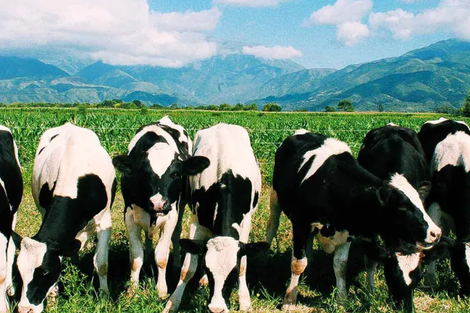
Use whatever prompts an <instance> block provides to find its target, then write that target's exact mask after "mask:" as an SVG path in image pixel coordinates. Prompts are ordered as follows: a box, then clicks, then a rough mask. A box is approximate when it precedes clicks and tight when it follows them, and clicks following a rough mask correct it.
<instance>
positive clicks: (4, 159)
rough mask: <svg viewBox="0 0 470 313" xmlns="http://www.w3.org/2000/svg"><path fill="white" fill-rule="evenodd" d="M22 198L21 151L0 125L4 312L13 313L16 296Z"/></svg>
mask: <svg viewBox="0 0 470 313" xmlns="http://www.w3.org/2000/svg"><path fill="white" fill-rule="evenodd" d="M22 195H23V178H22V177H21V169H20V162H19V160H18V149H17V147H16V143H15V140H14V139H13V135H12V133H11V131H10V129H8V128H7V127H5V126H0V216H1V219H0V312H10V309H9V305H8V299H7V293H8V294H9V295H13V294H14V288H13V284H12V275H11V272H12V267H13V260H14V257H15V245H14V243H13V239H12V231H13V230H14V229H15V225H16V211H17V210H18V207H19V205H20V202H21V197H22Z"/></svg>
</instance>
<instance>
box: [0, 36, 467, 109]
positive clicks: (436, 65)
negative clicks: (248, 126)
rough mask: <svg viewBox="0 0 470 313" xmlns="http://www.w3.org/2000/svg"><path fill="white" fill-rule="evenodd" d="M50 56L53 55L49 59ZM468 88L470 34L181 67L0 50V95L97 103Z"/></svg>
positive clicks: (397, 105) (357, 100)
mask: <svg viewBox="0 0 470 313" xmlns="http://www.w3.org/2000/svg"><path fill="white" fill-rule="evenodd" d="M46 61H47V62H46ZM469 90H470V42H468V41H461V40H457V39H449V40H445V41H440V42H437V43H435V44H433V45H430V46H428V47H424V48H421V49H417V50H413V51H410V52H408V53H406V54H404V55H402V56H399V57H394V58H386V59H381V60H377V61H373V62H368V63H363V64H356V65H349V66H347V67H345V68H343V69H340V70H335V69H327V68H320V69H306V68H304V67H302V66H301V65H299V64H297V63H295V62H293V61H281V60H265V59H261V58H257V57H255V56H250V55H244V54H242V53H240V52H237V51H235V52H233V50H232V52H231V53H226V54H224V55H218V56H215V57H212V58H210V59H207V60H203V61H199V62H196V63H193V64H191V65H188V66H185V67H182V68H163V67H153V66H144V65H139V66H116V65H110V64H105V63H102V62H95V63H91V61H90V60H80V59H74V58H72V57H69V56H57V57H56V58H54V57H51V56H49V57H48V58H47V60H44V59H43V60H42V61H41V60H39V59H34V58H21V57H18V56H0V102H3V103H12V102H55V103H77V102H78V103H82V102H87V103H97V102H101V101H103V100H105V99H122V100H124V101H132V100H141V101H142V102H144V103H146V104H153V103H158V104H161V105H163V106H167V105H170V104H173V103H177V104H178V105H180V106H187V105H192V106H197V105H208V104H221V103H230V104H236V103H252V102H254V103H257V104H258V105H259V106H261V105H263V104H264V103H268V102H276V103H278V104H280V105H281V106H282V107H283V109H284V110H297V109H307V110H310V111H323V110H324V108H325V106H336V105H337V104H338V102H339V101H341V100H344V99H349V100H350V101H351V102H352V103H353V105H354V107H355V108H356V110H358V111H370V110H377V108H378V107H379V106H381V107H383V108H384V109H385V110H387V111H410V112H417V111H432V110H435V109H436V108H440V107H443V106H450V107H454V108H458V107H460V106H461V105H462V103H463V99H464V98H465V95H466V94H467V92H468V91H469Z"/></svg>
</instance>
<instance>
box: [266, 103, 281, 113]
mask: <svg viewBox="0 0 470 313" xmlns="http://www.w3.org/2000/svg"><path fill="white" fill-rule="evenodd" d="M263 111H264V112H281V111H282V107H281V106H280V105H279V104H276V103H274V102H270V103H267V104H265V105H264V106H263Z"/></svg>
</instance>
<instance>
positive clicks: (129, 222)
mask: <svg viewBox="0 0 470 313" xmlns="http://www.w3.org/2000/svg"><path fill="white" fill-rule="evenodd" d="M124 222H125V224H126V228H127V234H128V236H129V258H130V263H131V286H130V290H129V291H130V292H132V291H134V290H135V289H136V288H137V287H138V286H139V275H140V270H141V269H142V265H143V263H144V249H143V247H142V240H141V232H142V228H141V227H140V226H139V225H137V224H136V223H135V222H134V217H133V214H132V210H127V212H126V215H125V217H124Z"/></svg>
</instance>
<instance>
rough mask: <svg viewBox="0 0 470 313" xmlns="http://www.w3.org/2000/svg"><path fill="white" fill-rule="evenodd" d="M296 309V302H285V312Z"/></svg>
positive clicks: (283, 308) (283, 309) (283, 307)
mask: <svg viewBox="0 0 470 313" xmlns="http://www.w3.org/2000/svg"><path fill="white" fill-rule="evenodd" d="M294 310H295V304H283V305H282V311H284V312H292V311H294Z"/></svg>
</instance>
